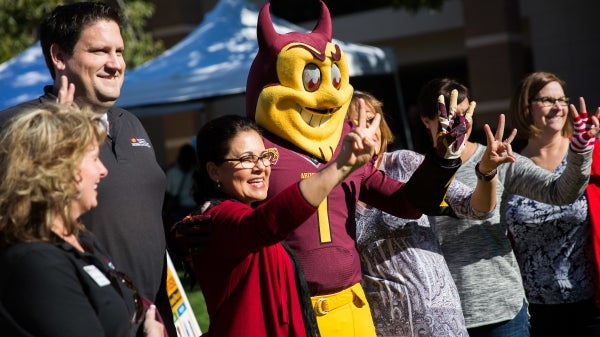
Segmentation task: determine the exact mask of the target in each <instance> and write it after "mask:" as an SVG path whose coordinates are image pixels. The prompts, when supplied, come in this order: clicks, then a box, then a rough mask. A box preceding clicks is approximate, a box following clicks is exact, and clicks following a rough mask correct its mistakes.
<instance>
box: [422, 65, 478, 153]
mask: <svg viewBox="0 0 600 337" xmlns="http://www.w3.org/2000/svg"><path fill="white" fill-rule="evenodd" d="M453 89H456V90H457V91H458V99H457V102H458V103H460V102H462V101H464V100H465V99H469V100H470V96H469V89H468V88H467V87H466V86H465V85H464V84H462V83H460V82H459V81H457V80H455V79H452V78H448V77H443V78H435V79H433V80H431V81H429V82H427V84H425V85H424V86H423V87H422V88H421V90H420V92H419V97H418V99H417V109H418V111H419V117H420V118H423V117H426V118H429V119H432V120H433V119H437V118H438V105H437V101H438V97H439V96H440V95H443V96H444V103H445V104H446V106H449V105H450V92H452V90H453ZM418 125H419V126H420V128H421V132H420V133H421V134H422V135H423V139H422V141H423V143H424V144H429V146H428V148H429V147H431V146H433V140H432V139H431V134H430V133H429V131H428V130H427V129H426V128H425V126H423V123H420V122H419V123H418Z"/></svg>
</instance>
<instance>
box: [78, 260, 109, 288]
mask: <svg viewBox="0 0 600 337" xmlns="http://www.w3.org/2000/svg"><path fill="white" fill-rule="evenodd" d="M83 270H85V272H86V273H88V275H90V277H91V278H92V280H94V282H96V284H97V285H98V286H100V287H104V286H107V285H109V284H110V280H109V279H108V278H107V277H106V276H105V275H104V274H102V272H101V271H100V269H98V268H97V267H96V266H94V265H93V264H92V265H89V266H84V267H83Z"/></svg>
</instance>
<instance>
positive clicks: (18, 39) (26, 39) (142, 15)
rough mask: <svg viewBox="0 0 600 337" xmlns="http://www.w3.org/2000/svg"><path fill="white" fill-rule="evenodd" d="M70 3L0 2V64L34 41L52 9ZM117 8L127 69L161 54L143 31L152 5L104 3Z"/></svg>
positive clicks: (124, 0)
mask: <svg viewBox="0 0 600 337" xmlns="http://www.w3.org/2000/svg"><path fill="white" fill-rule="evenodd" d="M72 2H74V1H62V0H0V32H2V34H0V63H3V62H5V61H7V60H9V59H11V58H12V57H14V56H15V55H17V54H18V53H20V52H21V51H23V50H24V49H25V48H27V47H28V46H30V45H31V44H33V43H34V42H35V41H36V40H37V39H38V32H37V30H38V26H39V24H40V22H41V21H42V19H43V17H44V16H45V15H46V14H47V13H49V12H50V11H52V9H54V7H56V6H58V5H62V4H65V3H72ZM107 2H108V3H112V4H113V5H115V6H118V7H120V8H121V11H122V13H123V16H124V18H125V22H124V27H123V31H122V34H123V39H124V40H125V61H126V62H127V66H128V68H129V69H133V68H135V67H136V66H138V65H140V64H142V63H144V62H145V61H148V60H150V59H152V58H154V57H156V56H157V55H158V54H160V53H161V52H162V51H164V46H163V44H162V41H157V40H154V38H153V36H152V35H151V33H149V32H147V31H146V30H144V29H145V25H146V21H147V20H148V19H149V18H150V17H151V16H152V14H153V13H154V5H153V4H152V3H150V2H149V1H146V0H116V1H107Z"/></svg>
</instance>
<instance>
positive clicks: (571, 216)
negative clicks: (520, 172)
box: [502, 72, 600, 337]
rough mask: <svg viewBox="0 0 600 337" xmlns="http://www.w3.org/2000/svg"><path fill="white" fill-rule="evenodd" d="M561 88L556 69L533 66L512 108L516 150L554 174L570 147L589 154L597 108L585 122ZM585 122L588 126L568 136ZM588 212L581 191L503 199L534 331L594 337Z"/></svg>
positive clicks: (594, 287)
mask: <svg viewBox="0 0 600 337" xmlns="http://www.w3.org/2000/svg"><path fill="white" fill-rule="evenodd" d="M564 90H565V82H564V81H563V80H561V79H560V78H559V77H558V76H556V75H555V74H552V73H548V72H535V73H532V74H529V75H528V76H526V77H525V78H524V79H523V80H522V81H521V83H520V84H519V87H518V90H517V91H516V93H515V95H514V97H513V99H512V101H511V108H510V113H511V117H512V120H513V122H514V124H515V126H516V128H517V129H518V134H519V136H520V137H523V138H525V139H527V145H526V146H525V147H524V148H523V150H522V151H521V155H523V156H525V157H527V158H529V159H531V160H532V161H533V162H534V163H535V164H536V165H537V166H539V167H541V168H543V169H545V170H547V171H548V172H552V173H554V174H561V173H562V172H563V171H564V170H565V167H566V165H567V153H568V152H569V149H571V150H574V151H577V152H580V153H585V152H591V151H592V149H593V147H594V140H595V133H596V132H597V131H598V130H597V129H598V119H597V116H598V114H599V113H600V108H599V109H598V111H597V112H596V115H595V116H592V118H590V119H589V120H588V121H587V123H586V122H585V120H582V119H581V117H585V115H586V114H587V113H586V108H585V102H584V100H583V98H580V99H579V104H580V106H581V109H580V110H581V112H580V114H579V115H578V116H577V117H575V118H574V119H573V118H572V117H571V113H572V112H573V111H574V110H575V106H574V105H572V104H571V105H570V106H569V99H568V98H567V97H566V96H565V91H564ZM586 124H587V126H586ZM586 127H587V128H590V129H594V131H593V132H579V133H578V135H576V136H575V135H573V131H574V130H575V131H577V130H579V131H580V130H582V129H584V128H586ZM590 184H597V181H595V179H592V180H591V181H590ZM590 212H595V210H593V209H589V208H588V197H587V195H586V194H582V195H581V197H579V199H577V200H576V201H575V202H574V203H572V204H567V205H563V206H554V205H549V204H545V203H541V202H538V201H534V200H531V199H528V198H526V197H522V196H519V195H508V196H507V197H506V198H503V200H502V216H503V222H504V223H506V225H507V226H508V230H509V233H510V237H511V238H512V243H513V249H514V252H515V255H516V258H517V261H518V263H519V267H520V269H521V275H522V278H523V285H524V287H525V293H526V295H527V300H528V301H529V313H530V315H531V319H530V322H531V336H533V337H537V336H599V335H600V334H598V333H597V332H596V333H594V331H593V330H594V329H593V324H594V320H595V319H596V316H597V315H598V314H599V312H598V311H597V309H596V308H595V305H594V301H593V299H594V294H595V292H596V291H597V290H598V289H597V285H598V280H597V270H596V265H595V262H594V252H593V246H592V237H591V228H590Z"/></svg>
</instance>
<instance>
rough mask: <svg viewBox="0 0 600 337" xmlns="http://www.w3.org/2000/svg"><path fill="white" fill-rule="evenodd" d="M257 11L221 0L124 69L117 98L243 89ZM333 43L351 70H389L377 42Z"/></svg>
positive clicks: (283, 25) (165, 99)
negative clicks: (175, 39)
mask: <svg viewBox="0 0 600 337" xmlns="http://www.w3.org/2000/svg"><path fill="white" fill-rule="evenodd" d="M258 11H259V10H258V8H256V6H255V5H254V4H252V3H249V2H247V1H246V0H221V1H220V2H219V3H218V4H217V5H216V7H215V8H214V9H213V10H212V11H211V12H210V13H208V14H207V15H206V17H205V19H204V20H203V22H202V23H201V24H200V25H199V26H198V27H197V28H196V29H195V30H194V31H193V32H192V33H190V34H189V35H188V36H187V37H186V38H185V39H183V40H182V41H181V42H179V43H178V44H177V45H175V46H174V47H173V48H171V49H170V50H169V51H167V52H165V53H164V54H163V55H161V56H159V57H157V58H156V59H154V60H152V61H149V62H148V63H146V64H144V65H142V66H140V67H139V68H137V69H135V70H134V71H132V72H130V73H129V74H128V75H127V77H126V80H125V85H124V87H123V91H122V95H121V98H120V99H119V101H118V104H119V105H121V106H125V107H136V106H143V105H152V104H165V103H176V102H186V101H190V100H198V99H202V98H205V97H212V96H218V95H227V94H237V93H243V92H245V91H246V78H247V76H248V72H249V70H250V66H251V64H252V61H253V59H254V56H255V55H256V53H257V52H258V43H257V40H256V22H257V19H258ZM273 23H274V24H275V27H276V30H277V31H278V32H279V33H285V32H289V31H306V29H304V28H301V27H298V26H295V25H293V24H291V23H289V22H287V21H284V20H281V19H278V18H275V17H273ZM336 43H338V44H340V46H341V47H342V49H343V50H344V52H345V53H346V55H347V58H348V61H349V62H348V64H349V68H350V76H358V75H362V74H376V73H390V72H392V71H393V70H392V66H391V65H390V63H389V62H388V61H387V57H386V53H385V52H384V51H383V50H382V49H380V48H376V47H371V46H365V45H358V44H351V43H344V42H341V41H337V40H336Z"/></svg>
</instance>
